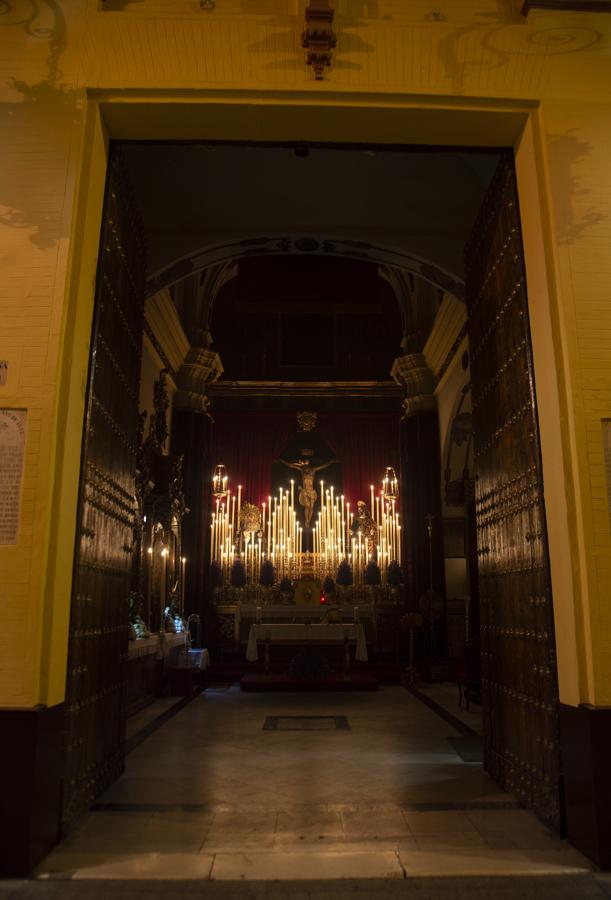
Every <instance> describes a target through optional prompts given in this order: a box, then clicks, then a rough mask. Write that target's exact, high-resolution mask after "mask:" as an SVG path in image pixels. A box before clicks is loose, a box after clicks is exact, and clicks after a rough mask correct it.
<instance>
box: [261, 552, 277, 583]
mask: <svg viewBox="0 0 611 900" xmlns="http://www.w3.org/2000/svg"><path fill="white" fill-rule="evenodd" d="M275 583H276V570H275V569H274V564H273V562H272V561H271V559H266V560H265V561H264V562H263V563H262V564H261V571H260V572H259V584H260V585H262V586H263V587H268V588H269V587H273V586H274V585H275Z"/></svg>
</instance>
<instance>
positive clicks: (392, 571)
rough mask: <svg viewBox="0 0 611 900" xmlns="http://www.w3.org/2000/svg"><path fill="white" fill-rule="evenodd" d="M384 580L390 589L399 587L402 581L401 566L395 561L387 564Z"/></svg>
mask: <svg viewBox="0 0 611 900" xmlns="http://www.w3.org/2000/svg"><path fill="white" fill-rule="evenodd" d="M386 580H387V582H388V583H389V585H390V586H391V587H399V585H400V584H401V583H402V581H403V572H402V571H401V566H400V565H399V563H398V562H396V560H393V561H392V562H391V563H389V564H388V569H387V570H386Z"/></svg>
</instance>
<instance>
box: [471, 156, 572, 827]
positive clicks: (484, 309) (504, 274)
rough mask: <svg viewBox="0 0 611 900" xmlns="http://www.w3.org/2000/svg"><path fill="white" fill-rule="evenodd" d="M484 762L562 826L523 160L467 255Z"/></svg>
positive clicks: (505, 178) (502, 172)
mask: <svg viewBox="0 0 611 900" xmlns="http://www.w3.org/2000/svg"><path fill="white" fill-rule="evenodd" d="M466 291H467V305H468V312H469V342H470V356H471V378H472V391H473V425H474V432H475V436H474V447H475V460H476V462H475V471H476V497H475V500H476V520H477V553H478V565H479V584H480V586H479V590H480V604H481V641H482V678H483V704H484V736H485V737H484V759H485V767H486V769H487V770H488V772H489V773H490V774H491V775H492V777H493V778H494V779H495V780H496V781H498V782H499V783H500V784H501V785H502V786H503V787H504V788H506V789H507V790H508V791H511V792H512V793H513V794H515V795H516V796H517V798H518V799H519V800H520V801H522V802H523V803H524V804H525V805H526V806H528V807H530V808H532V809H533V810H534V811H535V812H536V813H537V814H538V815H539V816H540V817H541V818H542V819H543V820H544V821H546V822H547V823H548V824H550V825H551V826H552V827H555V828H559V827H560V802H559V769H560V763H559V742H558V687H557V673H556V656H555V643H554V622H553V608H552V596H551V582H550V569H549V557H548V549H547V533H546V523H545V507H544V499H543V479H542V469H541V454H540V447H539V427H538V420H537V407H536V397H535V384H534V374H533V365H532V348H531V342H530V328H529V320H528V302H527V292H526V279H525V270H524V258H523V249H522V235H521V229H520V214H519V207H518V195H517V185H516V176H515V167H514V161H513V155H512V154H507V156H506V157H504V158H503V159H502V161H501V163H500V165H499V167H498V169H497V172H496V174H495V177H494V179H493V183H492V184H491V186H490V189H489V192H488V195H487V197H486V200H485V202H484V204H483V207H482V210H481V212H480V215H479V218H478V221H477V223H476V225H475V228H474V230H473V234H472V236H471V240H470V242H469V244H468V246H467V249H466Z"/></svg>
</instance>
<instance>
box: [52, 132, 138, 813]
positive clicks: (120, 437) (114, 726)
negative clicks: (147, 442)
mask: <svg viewBox="0 0 611 900" xmlns="http://www.w3.org/2000/svg"><path fill="white" fill-rule="evenodd" d="M141 235H142V231H141V227H140V224H139V221H138V218H137V215H136V210H135V204H134V203H133V200H132V199H131V197H130V194H129V188H128V183H127V176H126V172H125V170H124V165H123V162H122V159H121V156H120V153H119V152H118V151H117V150H115V149H113V150H111V154H110V160H109V169H108V178H107V188H106V203H105V211H104V218H103V224H102V234H101V241H100V257H99V263H98V274H97V283H96V297H95V307H94V323H93V334H92V345H91V362H90V370H89V383H88V391H87V406H86V415H85V428H84V434H83V452H82V459H81V483H80V497H79V510H78V520H77V538H76V549H75V561H74V575H73V589H72V606H71V618H70V638H69V651H68V675H67V685H66V716H67V720H66V753H65V767H64V789H63V802H62V819H63V824H64V827H65V826H66V825H67V824H69V823H70V822H71V821H72V820H73V819H74V818H75V817H76V816H77V815H78V814H79V813H80V812H81V811H83V810H84V809H86V808H87V807H88V806H89V805H90V804H91V802H92V801H93V800H94V799H95V798H96V797H97V796H98V795H99V794H100V793H101V792H102V791H103V790H104V789H105V788H106V787H107V786H108V785H109V784H111V783H112V781H114V779H115V778H117V776H118V775H119V774H120V773H121V771H122V770H123V766H124V746H125V717H126V674H127V672H126V663H127V649H128V636H129V616H128V600H129V591H130V579H131V569H132V552H133V551H132V548H133V543H134V522H135V520H134V516H135V502H134V467H135V453H136V433H137V424H138V390H139V382H140V356H141V345H142V327H143V302H144V278H145V250H144V243H143V240H142V236H141Z"/></svg>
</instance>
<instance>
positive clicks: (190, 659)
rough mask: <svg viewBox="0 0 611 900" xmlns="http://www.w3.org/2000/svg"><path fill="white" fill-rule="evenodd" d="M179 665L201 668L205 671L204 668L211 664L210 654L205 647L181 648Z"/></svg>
mask: <svg viewBox="0 0 611 900" xmlns="http://www.w3.org/2000/svg"><path fill="white" fill-rule="evenodd" d="M178 665H179V666H186V667H189V668H192V669H200V670H201V671H202V672H203V671H204V669H207V668H209V666H210V654H209V653H208V651H207V650H206V648H205V647H204V648H202V649H199V648H198V649H196V650H181V651H180V656H179V657H178Z"/></svg>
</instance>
